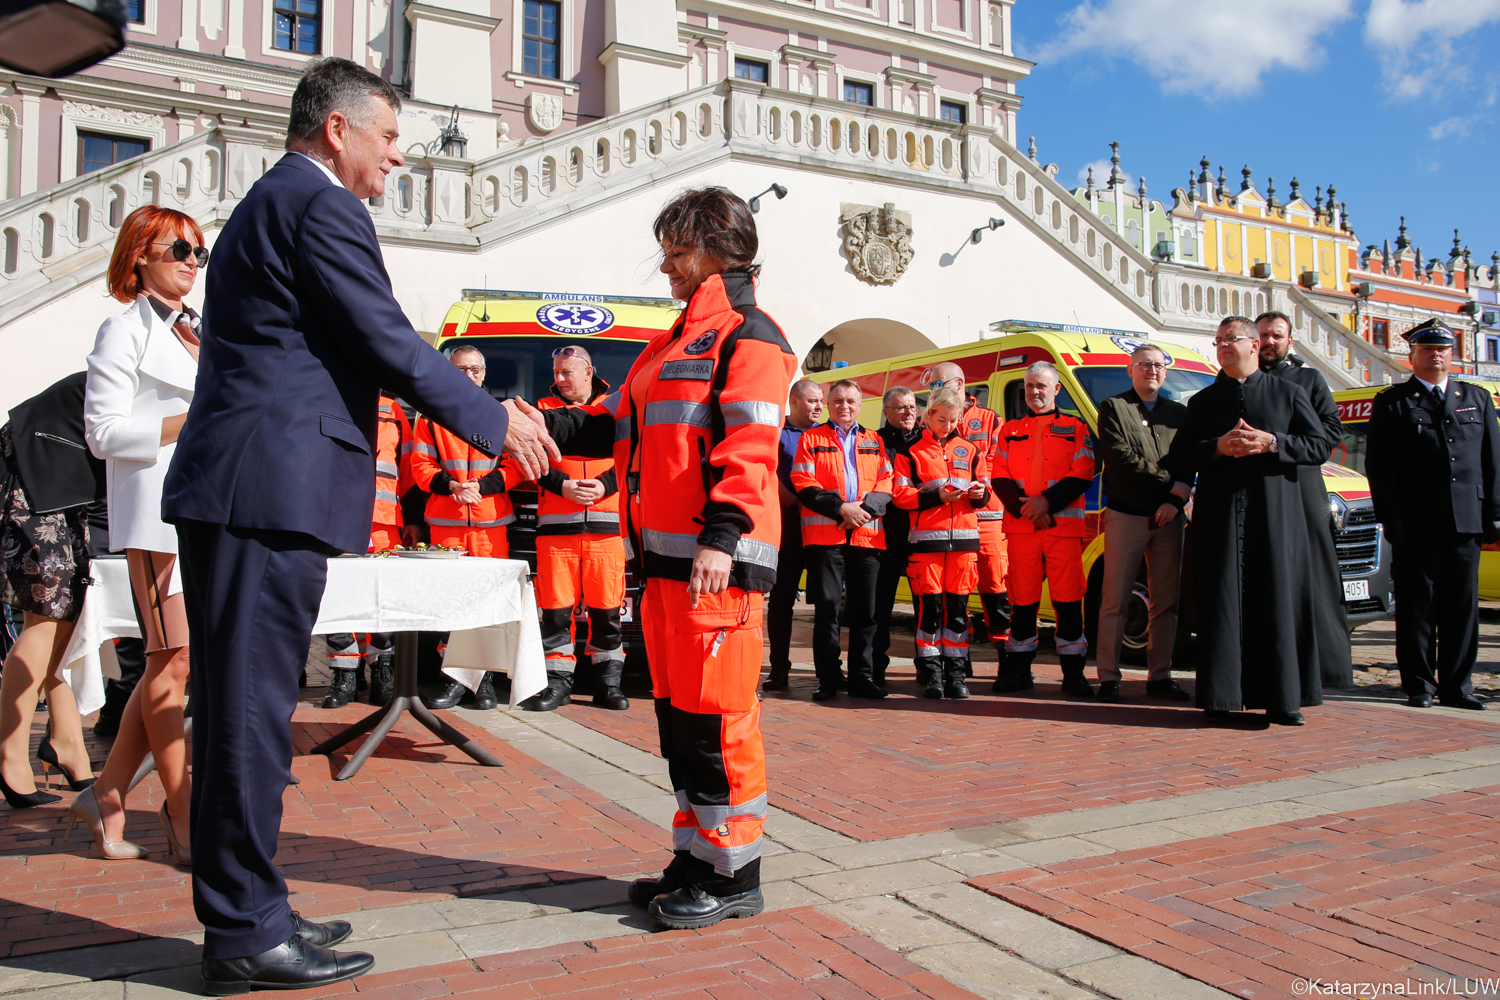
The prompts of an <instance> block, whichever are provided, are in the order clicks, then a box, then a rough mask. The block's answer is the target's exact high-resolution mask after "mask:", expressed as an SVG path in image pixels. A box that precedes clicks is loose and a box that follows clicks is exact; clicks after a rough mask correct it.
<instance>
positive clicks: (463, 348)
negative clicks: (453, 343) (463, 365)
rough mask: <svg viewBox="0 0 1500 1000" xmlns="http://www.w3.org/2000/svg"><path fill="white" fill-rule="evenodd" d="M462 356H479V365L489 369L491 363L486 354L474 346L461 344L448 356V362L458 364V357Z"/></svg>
mask: <svg viewBox="0 0 1500 1000" xmlns="http://www.w3.org/2000/svg"><path fill="white" fill-rule="evenodd" d="M460 354H477V355H479V363H480V364H482V365H484V367H486V368H488V367H489V362H488V361H487V360H486V359H485V356H484V352H483V351H481V350H480V349H479V348H477V347H475V346H474V345H473V344H460V345H459V346H457V347H455V348H454V349H453V353H451V354H449V355H448V360H449V361H453V362H457V360H458V356H459V355H460Z"/></svg>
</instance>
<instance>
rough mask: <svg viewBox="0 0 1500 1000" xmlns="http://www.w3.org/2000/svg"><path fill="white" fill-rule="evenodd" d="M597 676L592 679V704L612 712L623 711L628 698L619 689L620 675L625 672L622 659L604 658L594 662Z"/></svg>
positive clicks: (627, 706)
mask: <svg viewBox="0 0 1500 1000" xmlns="http://www.w3.org/2000/svg"><path fill="white" fill-rule="evenodd" d="M595 668H596V669H597V670H598V672H599V673H598V677H596V678H595V680H594V704H595V705H596V706H598V707H599V708H607V709H609V710H610V711H613V712H623V711H625V710H626V709H627V708H629V707H630V699H629V698H627V697H625V692H623V691H621V690H620V675H621V674H623V673H624V672H625V661H624V660H605V661H604V662H602V663H597V664H595Z"/></svg>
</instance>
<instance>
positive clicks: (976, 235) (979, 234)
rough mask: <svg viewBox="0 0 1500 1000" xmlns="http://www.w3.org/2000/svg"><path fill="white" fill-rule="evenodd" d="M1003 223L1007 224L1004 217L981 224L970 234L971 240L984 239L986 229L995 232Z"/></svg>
mask: <svg viewBox="0 0 1500 1000" xmlns="http://www.w3.org/2000/svg"><path fill="white" fill-rule="evenodd" d="M1003 225H1005V220H1004V219H991V220H990V221H989V222H988V223H987V224H985V225H983V226H980V227H979V228H978V229H976V230H974V231H973V232H972V233H970V234H969V242H970V243H978V242H979V241H980V240H982V239H984V231H985V230H986V229H988V230H989V231H990V232H992V233H993V232H994V231H995V230H997V229H999V228H1000V227H1001V226H1003Z"/></svg>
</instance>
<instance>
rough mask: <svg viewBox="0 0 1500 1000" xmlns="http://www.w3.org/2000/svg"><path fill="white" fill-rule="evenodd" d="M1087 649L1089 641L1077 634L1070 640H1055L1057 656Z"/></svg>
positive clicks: (1082, 651) (1084, 651)
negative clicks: (1075, 637)
mask: <svg viewBox="0 0 1500 1000" xmlns="http://www.w3.org/2000/svg"><path fill="white" fill-rule="evenodd" d="M1088 651H1089V641H1088V640H1087V639H1086V638H1084V637H1083V636H1079V637H1078V638H1077V639H1072V640H1069V639H1058V640H1057V655H1059V656H1071V655H1073V654H1075V653H1087V652H1088Z"/></svg>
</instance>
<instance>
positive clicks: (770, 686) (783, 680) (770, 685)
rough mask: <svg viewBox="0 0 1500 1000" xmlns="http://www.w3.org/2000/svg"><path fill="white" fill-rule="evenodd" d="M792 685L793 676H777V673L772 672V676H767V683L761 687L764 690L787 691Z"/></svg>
mask: <svg viewBox="0 0 1500 1000" xmlns="http://www.w3.org/2000/svg"><path fill="white" fill-rule="evenodd" d="M791 686H792V681H791V678H789V677H777V676H776V675H775V674H772V675H771V676H770V677H767V678H766V680H765V683H763V684H762V685H761V686H760V689H761V690H762V691H786V690H788V689H790V688H791Z"/></svg>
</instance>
